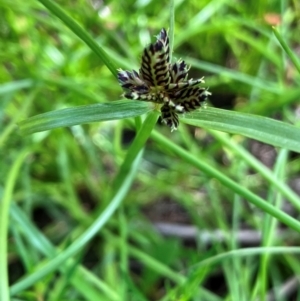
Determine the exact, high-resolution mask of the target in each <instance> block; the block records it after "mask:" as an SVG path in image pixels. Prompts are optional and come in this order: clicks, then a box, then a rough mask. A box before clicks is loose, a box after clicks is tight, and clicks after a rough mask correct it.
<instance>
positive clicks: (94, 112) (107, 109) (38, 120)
mask: <svg viewBox="0 0 300 301" xmlns="http://www.w3.org/2000/svg"><path fill="white" fill-rule="evenodd" d="M151 110H152V108H151V105H149V103H145V102H138V101H132V100H128V101H127V100H120V101H113V102H109V103H99V104H93V105H87V106H78V107H74V108H68V109H62V110H57V111H51V112H47V113H44V114H40V115H36V116H33V117H30V118H28V119H25V120H23V121H21V122H19V128H20V130H21V132H22V134H26V135H27V134H32V133H36V132H42V131H47V130H51V129H55V128H59V127H67V126H72V125H77V124H84V123H90V122H99V121H107V120H117V119H125V118H130V117H137V116H140V115H142V114H145V113H147V112H149V111H151Z"/></svg>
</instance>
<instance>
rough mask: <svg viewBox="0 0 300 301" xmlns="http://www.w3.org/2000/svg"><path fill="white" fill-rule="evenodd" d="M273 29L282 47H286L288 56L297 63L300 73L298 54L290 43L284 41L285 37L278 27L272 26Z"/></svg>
mask: <svg viewBox="0 0 300 301" xmlns="http://www.w3.org/2000/svg"><path fill="white" fill-rule="evenodd" d="M272 29H273V32H274V34H275V36H276V38H277V40H278V42H279V43H280V45H281V46H282V48H283V49H284V51H285V52H286V54H287V55H288V57H289V58H290V59H291V61H292V62H293V64H294V65H295V67H296V69H297V70H298V72H299V73H300V62H299V60H298V58H297V56H296V55H295V54H294V52H293V51H292V50H291V48H290V47H289V46H288V44H287V43H286V42H285V41H284V39H283V38H282V36H281V35H280V33H279V31H278V29H277V28H276V27H274V26H273V27H272Z"/></svg>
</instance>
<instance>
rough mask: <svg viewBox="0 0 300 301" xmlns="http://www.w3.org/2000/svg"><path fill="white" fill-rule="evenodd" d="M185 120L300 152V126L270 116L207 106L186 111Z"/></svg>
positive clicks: (183, 120)
mask: <svg viewBox="0 0 300 301" xmlns="http://www.w3.org/2000/svg"><path fill="white" fill-rule="evenodd" d="M181 121H182V122H185V123H188V124H191V125H194V126H199V127H203V128H209V129H214V130H218V131H222V132H227V133H232V134H239V135H243V136H246V137H249V138H252V139H255V140H259V141H262V142H264V143H268V144H271V145H273V146H278V147H282V148H286V149H289V150H292V151H295V152H298V153H299V152H300V128H298V127H296V126H293V125H290V124H287V123H284V122H281V121H277V120H274V119H270V118H267V117H262V116H257V115H251V114H245V113H240V112H234V111H228V110H221V109H216V108H206V109H205V110H202V111H195V112H192V113H189V114H186V115H185V117H184V118H181Z"/></svg>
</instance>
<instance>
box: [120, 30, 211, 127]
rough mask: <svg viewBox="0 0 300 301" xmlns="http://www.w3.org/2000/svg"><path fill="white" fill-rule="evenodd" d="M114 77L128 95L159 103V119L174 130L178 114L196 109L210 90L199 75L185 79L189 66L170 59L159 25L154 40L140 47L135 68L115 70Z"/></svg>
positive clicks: (166, 37)
mask: <svg viewBox="0 0 300 301" xmlns="http://www.w3.org/2000/svg"><path fill="white" fill-rule="evenodd" d="M118 71H119V72H118V80H119V83H120V85H121V86H122V88H123V89H124V91H125V93H124V94H123V96H124V97H126V98H128V99H134V100H141V101H150V102H154V103H158V104H162V106H161V109H160V110H161V117H162V121H163V122H164V123H165V124H166V125H168V126H169V127H170V128H171V131H173V130H176V129H177V127H178V125H179V119H178V114H182V113H185V112H190V111H193V110H196V109H198V108H200V107H201V106H203V105H204V103H205V100H206V99H207V97H208V96H209V95H210V94H211V93H210V92H208V91H207V89H205V88H201V87H198V86H197V85H198V84H200V83H204V80H203V77H202V78H200V79H196V80H193V79H188V71H189V67H188V66H187V65H186V63H185V62H184V61H182V60H179V61H177V62H176V63H174V64H171V62H170V47H169V37H168V34H167V31H166V30H165V29H164V28H163V29H162V30H161V31H160V33H159V35H158V36H157V40H156V42H155V43H153V44H150V45H149V46H148V47H147V48H145V49H144V52H143V55H142V63H141V68H140V70H139V72H137V71H135V70H132V71H124V70H121V69H119V70H118Z"/></svg>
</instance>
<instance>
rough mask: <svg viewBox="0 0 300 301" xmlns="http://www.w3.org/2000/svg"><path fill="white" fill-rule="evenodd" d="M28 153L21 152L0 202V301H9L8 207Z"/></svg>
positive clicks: (10, 173)
mask: <svg viewBox="0 0 300 301" xmlns="http://www.w3.org/2000/svg"><path fill="white" fill-rule="evenodd" d="M27 154H28V151H27V150H26V151H23V152H21V153H20V154H19V155H18V157H17V159H16V160H15V162H14V164H13V165H12V168H11V170H10V171H9V174H8V178H7V180H6V183H5V189H4V195H3V198H2V201H1V202H0V300H1V301H9V300H10V297H9V284H8V271H7V231H8V215H9V206H10V201H11V199H12V194H13V189H14V186H15V183H16V180H17V177H18V175H19V171H20V168H21V166H22V163H23V161H24V160H25V158H26V156H27Z"/></svg>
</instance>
